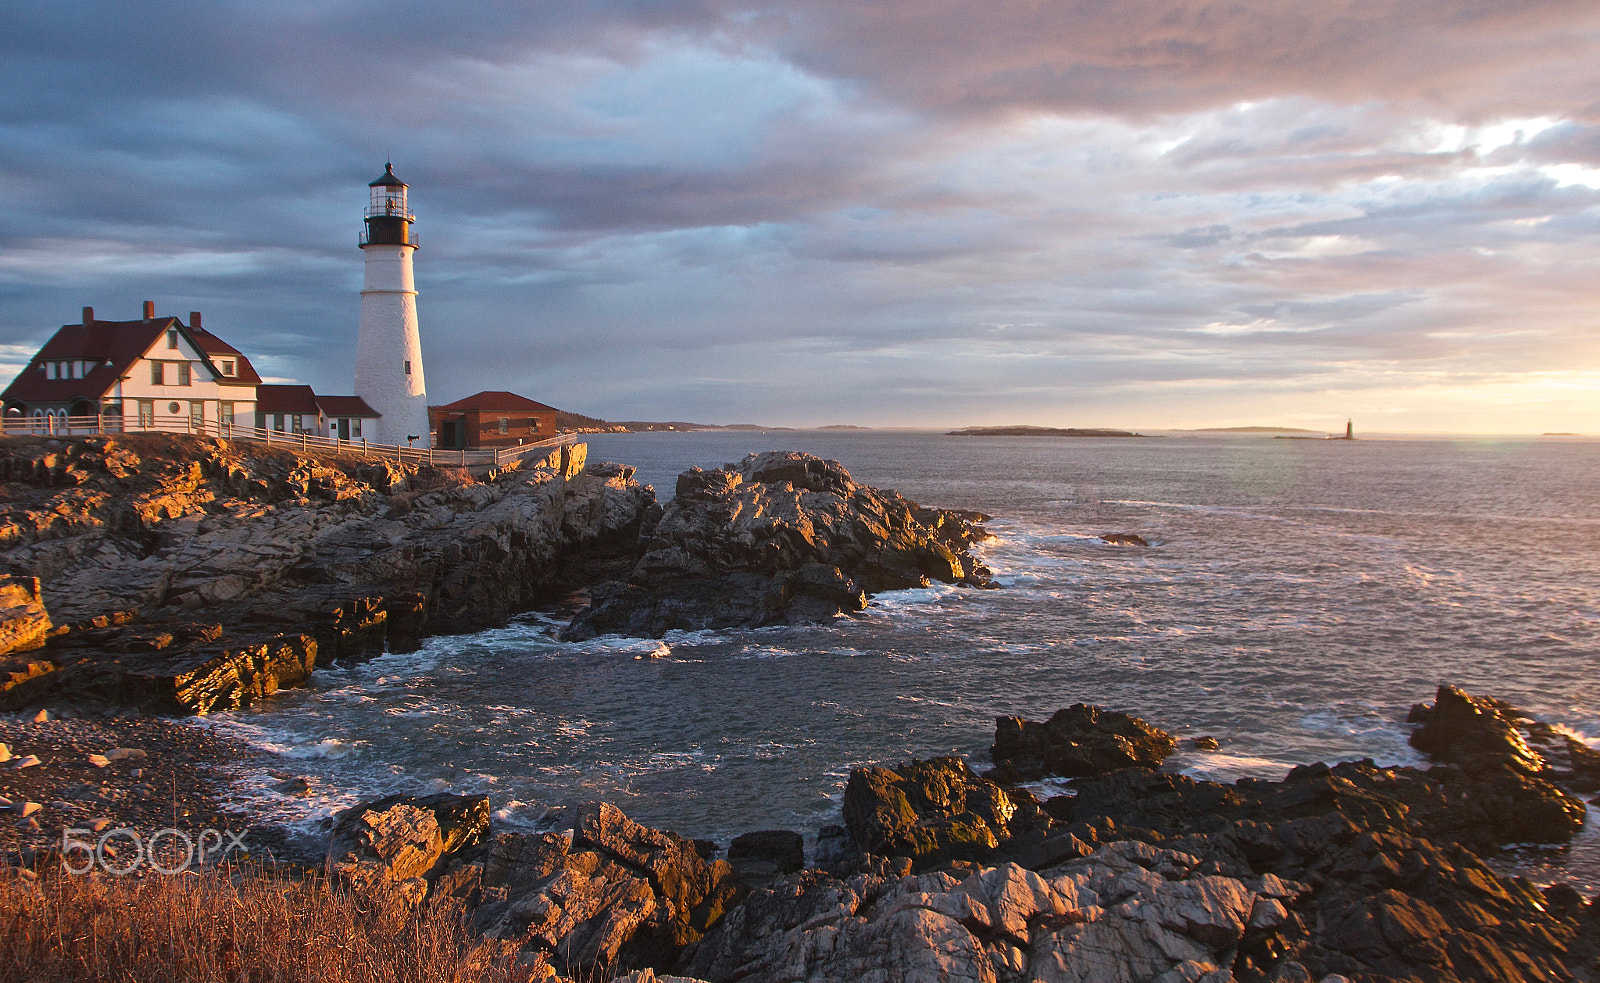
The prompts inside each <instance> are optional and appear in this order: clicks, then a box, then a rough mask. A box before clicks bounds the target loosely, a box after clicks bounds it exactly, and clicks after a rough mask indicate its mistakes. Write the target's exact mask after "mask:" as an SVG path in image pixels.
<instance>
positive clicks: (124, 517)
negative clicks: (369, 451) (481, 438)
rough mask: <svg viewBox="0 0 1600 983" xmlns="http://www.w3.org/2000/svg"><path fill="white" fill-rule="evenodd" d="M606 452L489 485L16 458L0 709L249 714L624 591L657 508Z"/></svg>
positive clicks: (541, 464)
mask: <svg viewBox="0 0 1600 983" xmlns="http://www.w3.org/2000/svg"><path fill="white" fill-rule="evenodd" d="M586 451H587V448H586V446H585V445H582V444H577V445H573V446H570V447H563V448H561V449H559V450H558V451H556V452H554V453H552V454H551V455H550V456H549V457H548V458H545V459H542V460H535V461H528V462H524V463H523V464H522V465H521V467H519V468H518V469H516V470H509V471H506V472H503V473H499V474H494V475H491V476H490V477H489V478H488V479H487V480H481V481H480V480H474V479H473V478H472V477H470V476H469V475H467V474H466V473H464V472H460V471H454V470H449V469H438V468H432V467H430V466H428V465H412V464H406V465H404V466H401V465H398V464H396V463H395V462H392V461H372V460H365V459H363V458H361V457H359V456H357V455H354V454H343V455H336V454H327V453H314V452H313V453H299V452H296V451H293V450H290V449H285V448H282V447H272V448H268V447H264V446H261V445H254V444H245V443H231V442H229V441H224V440H215V439H211V438H201V437H187V436H181V435H161V434H147V435H125V436H119V437H88V438H77V439H73V440H44V439H39V438H8V439H6V440H5V441H3V442H0V479H4V481H5V484H4V486H3V488H4V492H5V498H4V501H3V502H0V547H3V548H4V549H5V555H6V560H7V569H8V571H9V574H10V576H9V577H7V578H3V579H0V622H3V624H4V625H5V626H7V631H8V632H9V634H10V635H11V636H14V638H15V641H14V643H13V644H9V645H6V646H3V647H0V706H11V707H22V706H39V705H45V704H49V705H51V706H56V707H69V708H78V709H80V710H82V711H88V710H89V709H91V708H99V709H104V708H106V707H119V706H120V707H129V708H136V709H144V710H148V711H152V712H158V713H172V714H181V713H197V714H204V713H208V712H211V711H213V710H221V709H236V708H238V707H240V706H243V705H245V704H248V703H250V702H252V701H254V700H257V699H260V698H262V697H264V696H268V695H270V694H271V693H273V692H275V691H276V690H277V689H280V688H283V687H286V686H294V685H299V684H300V683H302V682H304V680H305V679H306V677H307V676H308V674H309V673H310V672H312V671H314V669H315V667H316V666H317V665H318V664H319V663H320V664H322V665H328V664H331V663H333V662H335V661H339V660H347V659H360V658H366V657H369V656H371V655H374V654H377V653H379V652H383V651H385V650H390V651H406V650H410V649H414V648H416V647H417V646H418V645H419V644H420V641H421V639H422V638H423V637H425V636H427V635H433V634H450V633H459V632H467V631H476V630H480V629H483V628H488V627H493V626H496V625H499V624H502V623H504V621H505V619H506V618H507V617H509V616H510V615H512V614H515V613H518V612H520V611H525V610H527V609H528V608H530V607H532V606H533V605H534V604H535V603H538V602H540V601H542V600H546V599H549V598H552V597H560V596H562V595H564V594H566V593H569V592H571V591H572V590H574V589H580V588H582V587H585V586H586V585H587V584H589V583H591V582H593V581H595V580H597V579H600V578H601V577H602V576H604V575H605V574H606V572H607V571H608V570H609V569H610V565H612V564H614V563H615V562H617V561H616V560H615V559H614V557H615V556H616V555H617V554H619V553H626V552H628V551H630V550H631V549H632V547H633V544H634V542H635V540H636V539H637V537H638V533H639V529H640V526H641V523H642V522H643V521H644V519H645V517H646V515H647V514H649V513H650V512H651V510H652V509H654V508H655V501H654V494H653V492H652V491H651V489H650V488H649V487H648V486H641V485H639V484H638V483H637V482H635V481H634V480H633V471H632V469H631V468H626V467H623V466H620V465H613V464H597V465H592V466H589V465H587V464H586ZM3 640H5V639H0V641H3Z"/></svg>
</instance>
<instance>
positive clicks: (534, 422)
mask: <svg viewBox="0 0 1600 983" xmlns="http://www.w3.org/2000/svg"><path fill="white" fill-rule="evenodd" d="M528 432H529V433H538V432H539V418H538V417H534V418H533V419H531V420H529V421H528Z"/></svg>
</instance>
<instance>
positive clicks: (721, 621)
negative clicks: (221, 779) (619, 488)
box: [566, 451, 990, 639]
mask: <svg viewBox="0 0 1600 983" xmlns="http://www.w3.org/2000/svg"><path fill="white" fill-rule="evenodd" d="M975 517H978V514H977V513H963V514H957V513H953V512H945V511H941V510H938V509H925V508H922V507H920V506H918V505H916V504H915V503H913V502H908V501H906V500H905V499H904V498H901V497H900V496H899V495H898V494H896V493H894V492H889V491H879V490H877V489H874V488H870V487H868V486H865V485H858V484H857V483H856V482H855V480H854V479H853V478H851V476H850V473H849V472H848V471H846V470H845V469H844V467H843V466H841V465H840V464H839V463H838V462H836V461H824V460H821V459H819V458H815V457H811V456H810V455H806V454H795V453H786V452H777V451H769V452H767V453H764V454H751V455H750V456H748V457H746V458H745V459H744V460H743V461H741V462H739V463H738V464H730V465H727V466H725V467H723V468H718V469H716V470H712V471H703V470H701V469H699V468H694V469H691V470H689V471H686V472H684V473H683V474H681V475H679V477H678V483H677V494H676V495H675V496H674V497H673V499H672V501H671V502H670V503H668V504H667V506H666V508H665V510H664V511H663V512H662V514H661V516H660V519H659V521H658V522H656V523H655V524H654V526H653V527H652V528H650V529H649V530H648V535H647V536H643V537H641V540H640V544H639V552H638V554H637V557H636V562H635V563H634V565H633V568H632V571H631V572H630V574H629V575H628V578H627V580H626V581H625V582H617V583H612V584H605V585H601V586H600V587H597V588H596V589H595V590H594V591H593V592H592V595H591V601H590V605H589V607H587V608H585V609H584V610H583V611H580V612H579V613H578V615H577V616H576V617H575V618H574V619H573V622H572V624H571V625H570V626H569V627H568V629H567V632H566V637H568V638H570V639H584V638H590V637H593V636H594V635H597V634H601V633H615V634H627V635H643V636H659V635H662V634H664V633H665V632H667V631H668V630H671V629H674V628H679V629H689V630H693V629H702V628H728V627H756V626H760V625H769V624H782V623H798V622H807V621H817V620H822V619H825V618H828V617H832V616H834V615H836V614H839V613H841V612H851V611H859V610H861V609H862V608H864V607H865V606H866V604H867V595H868V594H870V593H875V592H878V591H884V590H898V589H902V588H906V587H917V586H925V585H927V584H928V583H929V581H930V579H931V580H939V581H944V582H946V583H959V584H967V585H977V586H983V585H989V583H990V581H989V571H988V570H987V569H986V568H984V567H983V566H982V565H981V564H980V563H978V562H977V561H976V560H975V559H974V558H973V557H972V556H971V554H970V553H969V552H968V551H967V548H966V547H967V545H968V544H970V543H972V542H974V541H976V540H977V539H980V538H982V537H983V536H984V535H985V534H984V533H983V531H982V530H981V528H979V527H977V526H976V525H975V522H976V521H977V518H975Z"/></svg>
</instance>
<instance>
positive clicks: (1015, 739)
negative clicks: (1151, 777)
mask: <svg viewBox="0 0 1600 983" xmlns="http://www.w3.org/2000/svg"><path fill="white" fill-rule="evenodd" d="M1176 747H1177V741H1176V740H1175V739H1174V738H1173V736H1172V735H1171V734H1168V733H1167V732H1166V731H1164V730H1161V729H1159V728H1156V727H1152V726H1150V725H1149V724H1147V723H1145V722H1144V721H1143V720H1140V719H1139V718H1138V717H1134V716H1130V715H1129V714H1126V713H1119V712H1117V711H1115V710H1106V709H1103V708H1101V707H1096V706H1089V705H1086V704H1083V703H1075V704H1073V705H1072V706H1070V707H1067V708H1066V709H1064V710H1057V711H1056V713H1055V715H1054V716H1053V717H1051V718H1050V719H1049V720H1048V721H1046V722H1045V723H1042V724H1041V723H1035V722H1033V721H1031V720H1023V719H1022V718H1021V717H998V718H996V720H995V729H994V746H993V748H991V749H990V756H991V757H992V758H993V760H994V763H995V769H994V771H993V772H991V773H990V776H991V777H993V778H995V779H996V780H998V781H1004V782H1025V781H1033V780H1035V779H1039V778H1043V777H1044V776H1046V775H1060V776H1063V777H1069V778H1070V777H1077V776H1081V775H1097V774H1100V773H1101V772H1106V771H1113V770H1115V769H1118V768H1132V767H1144V768H1154V767H1156V766H1157V765H1159V764H1161V762H1162V761H1163V760H1164V759H1165V758H1166V757H1167V755H1169V754H1171V753H1172V752H1173V750H1174V749H1175V748H1176Z"/></svg>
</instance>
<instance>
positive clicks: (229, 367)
mask: <svg viewBox="0 0 1600 983" xmlns="http://www.w3.org/2000/svg"><path fill="white" fill-rule="evenodd" d="M218 364H219V365H220V366H221V367H222V374H223V375H225V376H228V377H230V378H232V376H233V374H234V371H235V370H234V361H233V359H231V358H225V359H223V360H222V361H221V362H219V363H218Z"/></svg>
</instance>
